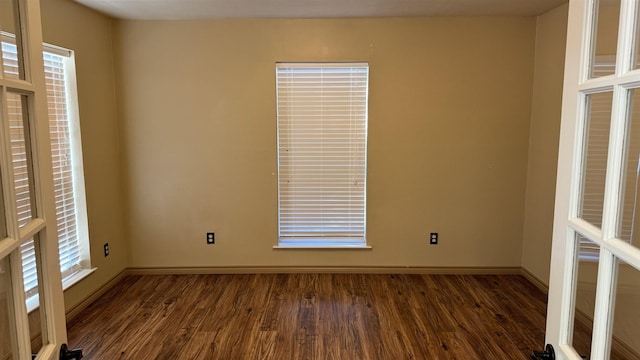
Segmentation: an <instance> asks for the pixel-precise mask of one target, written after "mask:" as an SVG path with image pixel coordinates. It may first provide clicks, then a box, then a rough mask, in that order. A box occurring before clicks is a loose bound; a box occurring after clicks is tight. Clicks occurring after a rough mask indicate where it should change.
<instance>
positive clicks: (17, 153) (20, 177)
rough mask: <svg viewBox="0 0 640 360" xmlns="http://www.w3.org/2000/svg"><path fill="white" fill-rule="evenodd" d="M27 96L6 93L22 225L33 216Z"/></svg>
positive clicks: (15, 184)
mask: <svg viewBox="0 0 640 360" xmlns="http://www.w3.org/2000/svg"><path fill="white" fill-rule="evenodd" d="M27 101H28V98H27V96H26V95H21V94H18V93H11V92H10V93H8V94H7V104H8V106H9V132H10V136H11V161H12V165H13V178H14V186H15V192H16V206H17V209H18V225H19V226H20V228H22V227H24V226H25V225H27V224H28V223H29V221H31V219H32V218H33V215H34V214H33V213H34V209H35V207H34V206H33V205H32V198H33V186H32V173H33V172H32V168H31V166H32V164H31V155H30V152H31V142H30V136H29V113H28V112H27V110H28V102H27Z"/></svg>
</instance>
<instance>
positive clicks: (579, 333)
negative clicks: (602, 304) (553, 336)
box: [572, 234, 600, 359]
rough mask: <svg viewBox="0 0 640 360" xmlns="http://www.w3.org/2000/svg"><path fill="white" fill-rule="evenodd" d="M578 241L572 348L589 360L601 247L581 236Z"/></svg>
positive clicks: (577, 238) (577, 236)
mask: <svg viewBox="0 0 640 360" xmlns="http://www.w3.org/2000/svg"><path fill="white" fill-rule="evenodd" d="M576 241H577V245H578V246H577V249H578V263H577V268H576V270H575V271H576V272H577V281H576V298H575V309H574V311H575V313H574V320H573V341H572V346H573V348H574V349H575V350H576V352H577V353H578V354H580V355H583V356H586V357H587V359H588V358H589V357H590V354H591V338H592V336H593V310H594V308H595V303H596V281H597V279H598V259H599V253H600V247H599V246H598V245H597V244H596V243H594V242H591V241H589V240H587V239H586V238H585V237H583V236H580V235H579V234H576Z"/></svg>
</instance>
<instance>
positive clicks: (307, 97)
mask: <svg viewBox="0 0 640 360" xmlns="http://www.w3.org/2000/svg"><path fill="white" fill-rule="evenodd" d="M368 81H369V66H368V64H366V63H315V64H312V63H279V64H277V66H276V90H277V123H278V184H279V185H278V196H279V209H278V233H279V234H278V236H279V246H282V247H287V246H289V247H363V246H365V245H366V168H367V166H366V165H367V104H368Z"/></svg>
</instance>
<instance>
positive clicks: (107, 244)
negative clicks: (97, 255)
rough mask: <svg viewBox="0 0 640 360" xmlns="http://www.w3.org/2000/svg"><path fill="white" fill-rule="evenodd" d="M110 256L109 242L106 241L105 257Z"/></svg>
mask: <svg viewBox="0 0 640 360" xmlns="http://www.w3.org/2000/svg"><path fill="white" fill-rule="evenodd" d="M107 256H109V243H104V257H107Z"/></svg>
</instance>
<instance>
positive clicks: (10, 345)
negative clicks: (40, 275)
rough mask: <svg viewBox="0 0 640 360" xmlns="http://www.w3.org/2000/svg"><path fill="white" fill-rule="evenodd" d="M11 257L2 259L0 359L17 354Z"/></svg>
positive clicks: (0, 260)
mask: <svg viewBox="0 0 640 360" xmlns="http://www.w3.org/2000/svg"><path fill="white" fill-rule="evenodd" d="M9 271H10V267H9V259H8V257H5V258H3V259H0V334H2V336H0V359H3V360H5V359H6V360H12V359H14V354H17V353H18V352H17V343H16V333H15V326H14V316H13V311H12V297H11V275H10V273H9Z"/></svg>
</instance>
